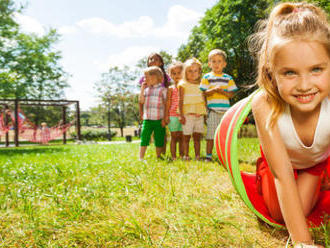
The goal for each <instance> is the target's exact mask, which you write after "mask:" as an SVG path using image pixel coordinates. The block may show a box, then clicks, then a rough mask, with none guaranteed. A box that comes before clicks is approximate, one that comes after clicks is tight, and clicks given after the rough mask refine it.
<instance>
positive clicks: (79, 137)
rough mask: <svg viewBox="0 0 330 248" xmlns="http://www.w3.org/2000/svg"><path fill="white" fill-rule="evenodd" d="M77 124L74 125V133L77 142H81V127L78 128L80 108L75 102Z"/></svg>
mask: <svg viewBox="0 0 330 248" xmlns="http://www.w3.org/2000/svg"><path fill="white" fill-rule="evenodd" d="M76 107H77V109H76V110H77V123H76V133H77V138H78V140H81V133H80V129H81V126H80V106H79V101H77V105H76Z"/></svg>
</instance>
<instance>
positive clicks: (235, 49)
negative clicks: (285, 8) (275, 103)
mask: <svg viewBox="0 0 330 248" xmlns="http://www.w3.org/2000/svg"><path fill="white" fill-rule="evenodd" d="M278 2H280V1H271V0H257V1H256V0H221V1H218V2H217V3H216V4H215V5H214V6H213V7H212V8H210V9H209V10H207V11H206V12H205V15H204V17H203V18H202V19H201V20H200V22H199V24H198V25H196V26H195V27H194V28H193V29H192V31H191V34H190V36H189V38H188V42H187V43H186V44H183V45H182V46H181V47H180V48H179V50H178V56H177V57H178V59H179V60H181V61H185V60H186V59H188V58H191V57H196V58H198V59H200V60H201V62H202V63H203V65H204V66H203V71H204V72H207V71H209V70H210V69H209V68H207V57H208V53H209V52H210V51H211V50H212V49H215V48H219V49H222V50H224V51H225V52H226V53H227V55H228V59H227V68H225V72H226V73H228V74H230V75H232V76H233V77H234V79H235V82H236V83H237V85H238V86H241V89H240V91H239V92H238V94H237V95H236V96H235V100H236V101H237V100H239V99H241V98H242V97H245V96H246V95H247V94H249V93H250V90H248V88H246V87H242V86H244V85H252V84H253V83H254V79H255V61H254V60H253V58H252V56H251V55H250V53H249V51H248V47H247V38H248V37H249V36H250V35H251V34H252V33H253V32H254V27H255V24H256V23H257V22H258V21H259V20H261V19H265V18H266V17H267V15H268V13H269V11H270V9H271V8H272V7H273V6H274V5H275V4H277V3H278ZM308 2H314V3H315V1H308ZM316 4H318V5H319V6H321V7H322V8H324V9H325V10H326V11H327V12H328V13H329V11H330V3H329V1H328V0H320V1H317V3H316Z"/></svg>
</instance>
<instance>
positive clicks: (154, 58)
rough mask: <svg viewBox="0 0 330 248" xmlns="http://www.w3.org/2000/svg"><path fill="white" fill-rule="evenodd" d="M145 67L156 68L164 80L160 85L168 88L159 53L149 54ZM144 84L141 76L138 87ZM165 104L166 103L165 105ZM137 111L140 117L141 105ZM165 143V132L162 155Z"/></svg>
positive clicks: (164, 151) (167, 77) (168, 82)
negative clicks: (161, 73) (159, 70)
mask: <svg viewBox="0 0 330 248" xmlns="http://www.w3.org/2000/svg"><path fill="white" fill-rule="evenodd" d="M147 66H148V67H150V66H158V67H159V68H160V69H161V70H162V72H163V75H164V79H163V81H162V82H161V85H162V86H163V87H165V88H168V87H169V85H170V81H171V79H170V78H169V76H168V75H167V74H166V72H165V68H164V66H165V65H164V60H163V58H162V56H161V55H160V54H159V53H151V54H150V55H149V56H148V58H147ZM144 82H145V76H142V77H141V79H140V80H139V85H140V86H141V85H142V84H143V83H144ZM165 104H166V103H165ZM139 111H140V115H141V113H142V111H143V105H142V104H139ZM166 143H167V137H166V132H165V136H164V147H163V149H162V153H163V154H165V153H166Z"/></svg>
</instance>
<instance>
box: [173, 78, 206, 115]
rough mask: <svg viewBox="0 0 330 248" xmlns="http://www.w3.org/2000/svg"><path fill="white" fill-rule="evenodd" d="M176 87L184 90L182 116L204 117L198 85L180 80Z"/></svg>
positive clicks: (202, 100) (203, 104) (204, 112)
mask: <svg viewBox="0 0 330 248" xmlns="http://www.w3.org/2000/svg"><path fill="white" fill-rule="evenodd" d="M178 86H179V87H182V88H183V89H184V98H183V114H199V115H206V107H205V102H204V97H203V92H202V91H201V90H200V89H199V84H192V83H189V82H187V81H185V80H182V81H181V82H180V83H179V85H178Z"/></svg>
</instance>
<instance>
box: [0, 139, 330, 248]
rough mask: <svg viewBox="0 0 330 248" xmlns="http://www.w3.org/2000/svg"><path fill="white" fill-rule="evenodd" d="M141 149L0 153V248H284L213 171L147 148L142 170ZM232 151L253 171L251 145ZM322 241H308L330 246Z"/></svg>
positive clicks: (320, 234) (281, 238) (318, 234)
mask: <svg viewBox="0 0 330 248" xmlns="http://www.w3.org/2000/svg"><path fill="white" fill-rule="evenodd" d="M202 145H203V146H202V155H203V154H204V155H205V152H204V149H205V144H204V143H203V144H202ZM191 148H192V145H191ZM138 150H139V144H138V143H124V144H117V145H52V146H28V147H20V148H3V149H1V150H0V247H284V246H285V242H286V239H287V238H288V236H287V232H286V231H283V230H276V229H273V228H272V227H270V226H268V225H266V224H264V223H262V222H259V221H258V220H257V218H256V217H255V216H254V215H253V214H252V213H251V212H250V211H249V210H248V209H247V208H246V207H245V205H244V204H243V203H242V201H241V200H240V198H239V196H238V195H237V193H236V192H235V190H234V189H233V187H232V185H231V182H230V180H229V178H228V176H227V172H226V171H225V170H224V169H223V168H222V167H221V166H219V165H218V164H217V163H216V162H215V163H206V162H199V161H193V160H192V161H189V162H183V161H179V160H178V161H175V162H170V161H167V160H157V159H156V158H155V149H154V147H153V146H151V147H150V148H149V149H148V150H147V154H146V160H147V163H142V162H139V161H138ZM191 150H192V149H191ZM239 151H240V154H242V156H240V161H242V163H245V164H247V165H245V166H247V167H248V168H249V169H251V170H253V168H254V166H253V163H254V162H255V156H257V155H258V144H257V142H256V139H242V140H241V142H240V144H239ZM243 153H244V155H243ZM254 154H255V155H254ZM191 155H192V154H191ZM329 232H330V226H329V225H327V226H324V227H321V228H320V229H318V230H314V231H313V235H314V237H315V238H316V239H317V240H318V241H319V242H320V243H323V244H324V245H328V246H327V247H330V246H329V242H330V241H329Z"/></svg>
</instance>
